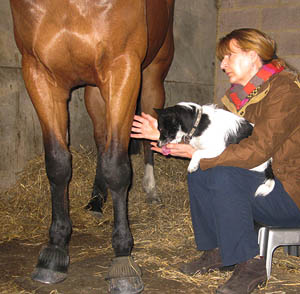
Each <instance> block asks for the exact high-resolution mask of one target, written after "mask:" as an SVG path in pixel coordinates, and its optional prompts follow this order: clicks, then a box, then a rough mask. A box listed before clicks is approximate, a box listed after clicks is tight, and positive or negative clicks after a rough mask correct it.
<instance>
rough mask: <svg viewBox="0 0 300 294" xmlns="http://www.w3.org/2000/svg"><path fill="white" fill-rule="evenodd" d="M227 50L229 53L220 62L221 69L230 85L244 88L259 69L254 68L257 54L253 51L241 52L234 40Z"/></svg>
mask: <svg viewBox="0 0 300 294" xmlns="http://www.w3.org/2000/svg"><path fill="white" fill-rule="evenodd" d="M229 49H230V53H229V54H227V55H225V56H224V58H223V60H222V62H221V69H222V70H223V71H224V72H225V73H226V74H227V76H228V77H229V81H230V83H231V84H241V85H243V86H245V85H246V84H247V83H248V82H249V81H250V80H251V78H252V77H253V76H254V75H255V74H256V73H257V71H258V69H259V68H257V66H255V65H256V62H255V60H256V58H255V57H257V54H256V53H255V52H254V51H243V50H242V49H241V48H240V47H238V46H237V42H236V41H235V40H231V41H230V43H229Z"/></svg>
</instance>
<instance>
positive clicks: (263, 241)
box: [258, 227, 269, 256]
mask: <svg viewBox="0 0 300 294" xmlns="http://www.w3.org/2000/svg"><path fill="white" fill-rule="evenodd" d="M268 235H269V229H268V228H266V227H262V228H260V229H259V231H258V244H259V255H260V256H266V252H267V247H268Z"/></svg>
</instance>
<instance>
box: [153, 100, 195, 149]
mask: <svg viewBox="0 0 300 294" xmlns="http://www.w3.org/2000/svg"><path fill="white" fill-rule="evenodd" d="M195 105H196V104H195ZM195 105H194V104H192V103H180V104H176V105H175V106H171V107H167V108H164V109H154V110H155V111H156V113H157V115H158V130H159V132H160V137H159V140H158V143H157V145H158V147H163V146H164V145H166V144H168V143H179V142H181V141H182V139H183V137H185V136H187V135H188V134H189V132H190V131H191V129H192V128H193V123H194V122H195V116H196V114H197V111H198V110H197V109H196V108H197V107H195Z"/></svg>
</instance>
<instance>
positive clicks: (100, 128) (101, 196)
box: [84, 86, 107, 216]
mask: <svg viewBox="0 0 300 294" xmlns="http://www.w3.org/2000/svg"><path fill="white" fill-rule="evenodd" d="M84 98H85V105H86V109H87V111H88V113H89V115H90V117H91V119H92V122H93V126H94V138H95V142H96V147H97V169H96V176H95V180H94V186H93V191H92V198H91V200H90V202H89V203H88V205H87V207H86V208H87V209H88V210H90V211H91V212H93V213H94V214H95V215H96V216H102V206H103V204H104V202H105V201H106V199H107V184H106V182H105V180H104V175H103V170H102V167H101V157H102V154H103V151H104V147H105V143H106V121H105V103H104V100H103V99H102V96H101V94H100V91H99V89H98V88H97V87H90V86H87V87H86V88H85V95H84Z"/></svg>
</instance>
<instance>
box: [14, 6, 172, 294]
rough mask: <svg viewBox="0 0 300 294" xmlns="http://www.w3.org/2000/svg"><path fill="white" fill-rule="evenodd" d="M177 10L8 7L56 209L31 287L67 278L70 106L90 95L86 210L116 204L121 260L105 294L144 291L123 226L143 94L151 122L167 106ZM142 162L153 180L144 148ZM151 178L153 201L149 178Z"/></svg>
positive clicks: (112, 269) (148, 153)
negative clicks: (92, 159)
mask: <svg viewBox="0 0 300 294" xmlns="http://www.w3.org/2000/svg"><path fill="white" fill-rule="evenodd" d="M174 1H175V0H126V1H124V0H10V5H11V10H12V15H13V22H14V35H15V41H16V44H17V47H18V48H19V50H20V52H21V55H22V74H23V78H24V81H25V86H26V89H27V91H28V94H29V96H30V99H31V101H32V103H33V105H34V107H35V109H36V112H37V115H38V118H39V121H40V125H41V129H42V134H43V142H44V150H45V165H46V172H47V177H48V179H49V184H50V191H51V202H52V220H51V226H50V229H49V242H48V244H47V245H46V246H45V248H44V249H42V251H41V253H40V255H39V258H38V262H37V265H36V267H35V270H34V272H33V274H32V278H33V279H34V280H37V281H40V282H43V283H48V284H52V283H58V282H61V281H63V280H64V279H65V278H66V277H67V270H68V266H69V253H68V247H69V246H68V245H69V241H70V238H71V233H72V223H71V219H70V216H69V200H68V184H69V181H70V178H71V155H70V152H69V149H68V138H67V137H68V136H67V134H68V110H67V104H68V98H69V95H70V91H71V90H72V89H74V88H75V87H79V86H85V87H86V88H85V105H86V108H87V111H88V113H89V115H90V117H91V120H92V122H93V127H94V137H95V142H96V146H97V154H98V157H97V158H98V159H97V169H96V176H95V181H94V186H93V192H92V200H91V201H90V203H89V206H90V209H91V210H92V211H95V212H98V213H101V207H102V205H103V201H104V200H105V199H106V197H107V194H108V190H110V193H111V197H112V200H113V212H114V228H113V233H112V247H113V249H114V253H115V258H114V259H113V261H112V264H111V266H110V269H109V272H108V275H107V279H108V280H109V290H110V292H111V293H140V292H141V291H142V289H143V281H142V279H141V271H140V269H139V267H138V266H137V264H136V263H135V262H134V260H133V258H132V256H131V250H132V247H133V237H132V234H131V232H130V228H129V224H128V216H127V194H128V187H129V185H130V181H131V167H130V162H129V156H128V145H129V140H130V129H131V125H132V121H133V116H134V113H135V109H136V104H137V98H138V96H139V94H141V109H142V111H144V112H146V113H149V114H152V115H154V116H155V113H154V111H153V108H162V107H163V104H164V99H165V92H164V86H163V82H164V79H165V77H166V75H167V72H168V70H169V67H170V65H171V62H172V59H173V55H174V44H173V14H174ZM144 153H145V163H146V169H145V170H146V171H147V170H148V171H149V170H150V171H152V172H153V169H152V170H151V167H152V166H153V158H152V153H151V150H150V147H149V146H148V145H144ZM147 166H148V167H147ZM149 167H150V168H149ZM145 176H146V180H145V181H144V182H145V183H146V184H145V186H146V189H148V190H147V191H148V192H149V193H148V194H150V195H151V191H152V190H153V186H154V184H153V175H151V172H150V175H149V173H147V175H145ZM147 179H148V180H150V181H147ZM154 194H155V193H154ZM152 196H153V195H152ZM150 197H151V196H150ZM153 197H154V198H155V197H156V196H155V195H154V196H153Z"/></svg>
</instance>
